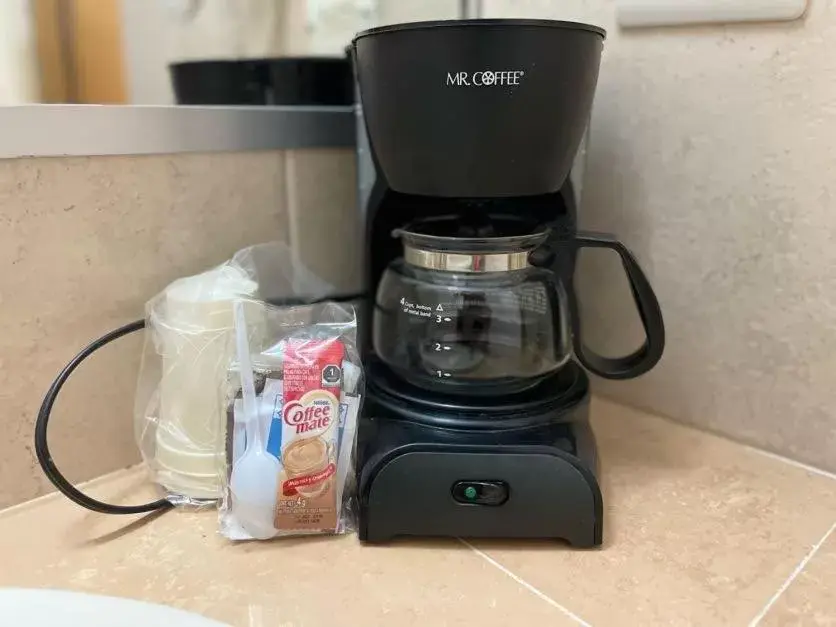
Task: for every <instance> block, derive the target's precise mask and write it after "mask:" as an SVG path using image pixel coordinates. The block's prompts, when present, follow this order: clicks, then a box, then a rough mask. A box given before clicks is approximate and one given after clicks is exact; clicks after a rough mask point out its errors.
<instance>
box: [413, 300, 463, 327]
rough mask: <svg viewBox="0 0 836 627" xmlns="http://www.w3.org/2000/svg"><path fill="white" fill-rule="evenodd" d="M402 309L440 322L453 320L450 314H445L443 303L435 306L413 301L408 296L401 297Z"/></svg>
mask: <svg viewBox="0 0 836 627" xmlns="http://www.w3.org/2000/svg"><path fill="white" fill-rule="evenodd" d="M401 311H403V312H404V313H405V314H408V315H410V316H418V317H419V318H433V317H435V321H436V322H437V323H439V324H441V323H443V322H452V320H453V319H452V318H451V317H450V316H445V315H444V307H442V306H441V304H438V305H436V306H435V307H433V306H432V305H422V304H420V303H411V302H409V301H408V300H406V298H401Z"/></svg>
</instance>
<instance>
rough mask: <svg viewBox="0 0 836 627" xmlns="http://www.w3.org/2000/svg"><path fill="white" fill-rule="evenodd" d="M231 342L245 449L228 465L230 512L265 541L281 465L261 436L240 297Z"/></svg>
mask: <svg viewBox="0 0 836 627" xmlns="http://www.w3.org/2000/svg"><path fill="white" fill-rule="evenodd" d="M235 344H236V350H237V352H238V368H239V371H240V375H241V393H242V396H243V401H244V403H243V405H244V426H245V429H246V434H247V448H246V450H245V451H244V455H243V456H242V457H241V459H239V460H238V463H236V464H235V465H234V466H233V468H232V478H231V480H230V488H231V490H232V513H233V514H234V515H235V518H236V519H237V520H238V522H239V524H240V525H241V526H242V527H243V528H244V530H245V531H246V532H247V533H249V534H250V535H251V536H252V537H253V538H256V539H259V540H265V539H267V538H272V537H273V536H274V535H276V528H275V527H274V526H273V512H274V509H275V507H276V489H277V487H278V481H279V472H280V471H281V465H280V464H279V460H277V459H276V458H275V457H273V456H272V455H270V454H269V453H268V452H267V451H266V450H265V448H264V441H263V438H262V437H261V427H260V425H259V424H258V403H257V399H256V395H255V382H254V381H253V368H252V362H251V360H250V347H249V342H248V340H247V322H246V318H245V316H244V302H243V301H240V300H239V301H237V302H236V303H235Z"/></svg>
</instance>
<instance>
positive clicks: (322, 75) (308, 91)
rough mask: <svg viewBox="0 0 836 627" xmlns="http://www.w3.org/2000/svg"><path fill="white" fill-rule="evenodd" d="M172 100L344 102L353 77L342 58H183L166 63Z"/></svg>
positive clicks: (351, 91) (347, 101)
mask: <svg viewBox="0 0 836 627" xmlns="http://www.w3.org/2000/svg"><path fill="white" fill-rule="evenodd" d="M169 71H170V74H171V81H172V85H173V86H174V94H175V97H176V99H177V104H182V105H229V106H235V105H240V106H247V105H249V106H259V105H289V106H301V105H311V106H347V105H351V104H353V103H354V78H353V75H352V69H351V63H350V61H349V60H348V58H345V57H285V58H277V59H244V60H238V61H210V60H207V61H185V62H182V63H174V64H171V65H170V66H169Z"/></svg>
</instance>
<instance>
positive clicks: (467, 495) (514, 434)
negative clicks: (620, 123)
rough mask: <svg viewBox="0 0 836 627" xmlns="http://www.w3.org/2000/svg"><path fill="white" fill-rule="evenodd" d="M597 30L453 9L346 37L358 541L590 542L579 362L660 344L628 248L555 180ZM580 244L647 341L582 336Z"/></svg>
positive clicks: (578, 117) (569, 151) (583, 381)
mask: <svg viewBox="0 0 836 627" xmlns="http://www.w3.org/2000/svg"><path fill="white" fill-rule="evenodd" d="M604 37H605V32H604V31H603V30H602V29H600V28H598V27H595V26H591V25H586V24H579V23H571V22H558V21H549V20H456V21H438V22H418V23H410V24H399V25H391V26H383V27H379V28H374V29H371V30H367V31H364V32H361V33H359V34H358V35H357V36H356V37H355V39H354V41H353V42H352V55H353V61H354V67H355V73H356V79H357V84H358V89H359V96H360V98H359V102H360V105H359V108H358V112H359V115H360V116H361V122H362V123H363V127H364V129H365V132H364V133H362V135H361V137H360V138H359V144H360V149H359V150H360V153H361V154H360V156H361V159H360V168H359V172H360V178H361V186H360V188H361V198H362V207H363V211H364V214H363V215H364V222H365V234H366V247H367V256H366V260H365V271H366V280H367V282H368V286H369V288H370V291H371V294H372V296H371V298H370V302H369V303H368V306H369V308H368V313H369V314H370V315H367V316H365V319H364V329H363V331H364V333H362V335H363V337H364V339H363V345H364V349H363V352H364V363H365V365H366V372H367V396H366V403H365V406H364V409H363V416H362V418H361V422H360V426H359V435H358V459H357V464H358V477H359V480H358V495H359V516H360V520H359V535H360V539H361V540H362V541H365V542H384V541H387V540H389V539H392V538H394V537H396V536H401V535H406V536H409V535H412V536H415V535H417V536H455V537H505V538H514V537H536V538H560V539H563V540H566V541H568V542H569V543H570V544H572V545H574V546H577V547H592V546H598V545H600V544H601V542H602V534H603V504H602V496H601V490H600V486H599V483H598V479H597V474H598V458H597V450H596V445H595V438H594V435H593V433H592V429H591V427H590V423H589V417H588V407H589V379H588V377H587V374H586V371H589V372H593V373H595V374H597V375H599V376H602V377H607V378H612V379H628V378H632V377H636V376H639V375H641V374H643V373H645V372H647V371H648V370H650V369H651V368H652V367H653V366H654V365H655V364H656V363H657V362H658V361H659V359H660V358H661V355H662V351H663V348H664V342H665V337H664V324H663V320H662V314H661V311H660V308H659V304H658V302H657V300H656V297H655V295H654V293H653V289H652V288H651V286H650V284H649V282H648V281H647V279H646V277H645V276H644V273H643V272H642V270H641V268H640V267H639V265H638V263H637V262H636V260H635V259H634V258H633V256H632V255H631V254H630V252H629V251H628V250H627V249H626V248H625V247H624V245H623V244H621V243H620V242H619V241H618V240H616V239H615V238H614V237H612V236H609V235H603V234H593V233H581V232H579V231H578V229H577V207H576V202H575V200H576V199H575V193H574V190H573V185H572V180H571V177H570V176H569V175H570V171H571V169H572V165H573V161H574V159H575V157H576V154H577V153H578V149H579V146H580V145H581V142H582V140H583V138H584V135H585V132H586V127H587V123H588V119H589V115H590V110H591V106H592V100H593V96H594V92H595V86H596V83H597V77H598V68H599V63H600V56H601V51H602V48H603V41H604ZM366 157H367V158H366ZM582 247H595V248H608V249H611V250H614V251H615V252H617V253H618V255H619V256H620V258H621V261H622V265H623V267H624V270H625V272H626V274H627V276H628V279H629V281H630V286H631V290H632V294H633V299H634V301H635V305H636V307H637V309H638V312H639V315H640V318H641V320H642V323H643V326H644V329H645V335H646V340H645V342H644V344H643V345H642V346H641V347H640V348H639V349H638V350H636V351H635V352H634V353H632V354H630V355H626V356H623V357H618V358H612V357H604V356H601V355H597V354H595V353H593V352H592V351H590V350H589V349H588V348H587V347H586V346H585V345H584V343H583V334H582V331H581V321H580V316H579V307H578V304H577V299H576V297H575V288H574V270H575V259H576V256H577V251H578V249H579V248H582Z"/></svg>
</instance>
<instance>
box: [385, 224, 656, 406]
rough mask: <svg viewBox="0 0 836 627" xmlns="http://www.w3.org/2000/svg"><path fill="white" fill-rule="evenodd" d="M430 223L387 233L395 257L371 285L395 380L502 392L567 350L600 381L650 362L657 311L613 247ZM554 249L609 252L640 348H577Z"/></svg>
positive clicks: (541, 371) (585, 238) (540, 373)
mask: <svg viewBox="0 0 836 627" xmlns="http://www.w3.org/2000/svg"><path fill="white" fill-rule="evenodd" d="M439 225H441V223H440V222H438V221H425V222H422V223H416V224H415V225H410V226H409V227H406V228H404V229H399V230H398V231H396V232H395V235H396V236H399V237H401V239H402V241H403V243H404V256H403V257H402V258H398V259H397V260H395V261H394V262H392V263H391V264H390V265H389V267H388V268H387V269H386V270H385V272H384V274H383V277H382V279H381V281H380V283H379V284H378V290H377V295H376V299H375V310H374V317H373V344H374V349H375V353H376V354H377V356H378V357H379V358H380V359H381V360H382V361H383V362H384V363H386V364H387V365H388V366H389V367H390V368H391V369H392V370H394V371H395V372H396V373H397V374H398V375H399V376H401V377H402V378H404V379H406V380H407V381H409V382H411V383H413V384H415V385H418V386H421V387H424V388H427V389H436V390H439V391H444V392H461V393H471V394H503V393H508V392H513V391H517V390H521V389H525V388H527V387H530V386H532V385H534V384H536V383H537V382H539V381H540V380H541V379H542V378H543V377H545V376H547V375H549V374H551V373H553V372H554V371H556V370H557V369H559V368H560V367H561V366H562V365H563V364H565V363H566V361H567V360H568V359H569V358H570V357H571V355H572V353H573V349H574V353H575V354H576V355H577V357H578V361H580V362H581V364H582V365H584V366H585V367H586V368H587V369H588V370H590V371H592V372H595V373H596V374H599V375H601V376H604V377H608V378H628V377H631V376H638V375H639V374H641V373H643V372H646V371H647V370H649V369H650V368H651V367H652V366H653V365H655V363H656V362H657V361H658V359H659V357H660V356H661V352H662V347H663V346H664V326H663V323H662V317H661V311H660V310H659V304H658V302H657V301H656V297H655V296H654V295H653V291H652V289H651V288H650V285H649V283H648V282H647V279H646V278H645V277H644V274H643V273H642V272H641V269H640V268H639V266H638V264H637V263H636V262H635V259H633V257H632V255H630V253H629V251H627V249H626V248H624V246H623V245H622V244H621V243H620V242H617V240H614V239H612V238H608V237H606V236H592V235H587V234H578V235H577V236H576V237H574V238H572V239H570V240H560V241H557V242H556V243H552V244H553V245H549V243H550V242H549V240H551V239H552V238H550V233H549V231H548V230H545V229H540V230H535V231H534V232H525V233H515V232H513V229H511V232H512V234H511V235H504V236H498V237H497V236H489V237H482V236H479V235H476V236H473V237H460V236H449V235H447V234H445V233H446V232H447V231H449V225H446V226H445V225H441V226H439ZM502 231H504V232H506V233H507V232H508V231H509V229H508V228H507V227H506V228H504V229H502ZM502 231H500V232H502ZM439 233H442V234H439ZM558 246H574V247H581V246H596V247H607V248H612V249H614V250H616V252H618V253H619V255H620V256H621V258H622V262H623V265H624V267H625V271H626V272H627V275H628V278H629V279H630V284H631V288H632V289H633V295H634V299H635V300H636V304H637V307H638V309H639V313H640V316H641V318H642V322H643V323H644V326H645V330H646V335H647V338H648V339H647V341H646V342H645V345H644V346H643V347H642V348H640V349H639V350H638V351H636V352H635V353H633V354H631V355H628V356H625V357H621V358H615V359H613V358H606V357H601V356H599V355H596V354H594V353H592V352H591V351H589V350H588V349H587V348H586V347H585V346H583V343H582V342H581V341H580V332H579V327H580V321H579V319H578V313H577V310H578V307H577V303H576V299H575V297H574V293H573V286H572V285H571V284H569V285H564V283H563V282H562V281H561V280H560V279H559V277H558V275H557V274H555V273H554V272H553V271H552V266H553V260H554V258H555V257H554V252H553V251H554V250H555V248H556V247H558ZM573 340H574V341H573Z"/></svg>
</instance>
